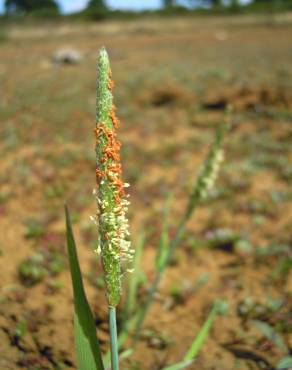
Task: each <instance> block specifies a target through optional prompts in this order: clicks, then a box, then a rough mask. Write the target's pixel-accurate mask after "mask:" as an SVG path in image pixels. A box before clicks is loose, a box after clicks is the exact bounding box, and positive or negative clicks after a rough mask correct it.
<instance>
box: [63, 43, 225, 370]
mask: <svg viewBox="0 0 292 370" xmlns="http://www.w3.org/2000/svg"><path fill="white" fill-rule="evenodd" d="M98 71H99V75H98V83H97V124H96V129H95V133H96V138H97V142H96V155H97V160H96V165H97V168H96V178H97V185H98V188H97V189H96V190H95V191H94V195H95V197H96V200H97V205H98V211H97V214H96V215H95V216H94V217H93V218H92V219H93V221H94V223H95V224H96V225H97V226H98V246H97V248H96V251H97V252H98V253H99V254H100V255H101V261H102V266H103V271H104V280H105V292H106V296H107V301H108V314H109V333H110V352H109V353H108V354H107V355H106V356H105V357H104V359H102V355H101V351H100V346H99V344H98V339H97V337H96V331H95V327H94V320H93V316H92V313H91V310H90V307H89V304H88V302H87V299H86V295H85V292H84V288H83V283H82V277H81V272H80V267H79V263H78V257H77V252H76V246H75V242H74V237H73V233H72V228H71V223H70V218H69V213H68V210H67V208H66V225H67V244H68V254H69V261H70V269H71V276H72V284H73V293H74V302H75V314H74V327H75V342H76V351H77V357H78V363H79V367H80V369H82V370H86V369H88V370H89V369H92V370H93V369H98V370H100V369H101V370H103V369H104V367H106V368H107V366H108V361H109V357H110V358H111V368H112V370H118V369H119V349H121V347H122V345H123V344H124V342H125V341H126V340H127V338H128V336H129V334H130V335H131V336H132V341H131V343H132V346H133V347H134V346H135V344H136V341H137V339H138V338H139V334H140V330H141V326H142V324H143V321H144V318H145V316H146V313H147V312H148V310H149V306H150V304H151V303H152V302H153V300H154V294H155V293H156V292H157V290H158V287H159V283H160V281H161V279H162V277H163V274H164V271H165V270H166V268H167V266H168V265H169V264H170V262H171V259H172V257H173V256H174V253H175V251H176V249H177V247H178V246H179V245H180V243H181V241H182V238H183V236H184V232H185V228H186V224H187V222H188V220H189V219H190V217H191V216H192V214H193V212H194V210H195V208H196V207H197V205H198V204H199V202H200V201H201V200H203V199H204V198H206V197H207V195H208V192H209V191H210V190H211V189H212V188H213V187H214V183H215V181H216V178H217V175H218V171H219V167H220V164H221V162H222V160H223V150H222V148H221V144H222V139H223V136H224V133H225V131H226V127H227V125H226V124H225V125H222V126H221V127H220V128H219V129H218V130H217V133H216V136H215V140H214V143H213V145H212V146H211V148H210V151H209V153H208V155H207V158H206V160H205V162H204V163H203V165H202V167H201V169H200V171H199V173H198V176H197V179H196V181H195V183H194V186H193V189H192V191H191V194H190V196H189V200H188V203H187V206H186V209H185V212H184V213H183V215H182V218H181V220H180V222H179V224H178V227H177V230H176V233H175V235H174V237H173V238H172V239H169V235H168V229H169V226H168V217H169V216H170V205H171V197H169V199H168V201H167V204H166V206H165V212H164V213H165V214H164V223H163V227H162V232H161V236H160V242H159V246H158V252H157V256H156V262H155V269H156V276H155V278H154V281H153V282H152V284H151V285H150V288H149V291H148V295H147V297H146V299H145V301H144V302H143V303H142V305H138V304H137V300H136V297H137V289H138V285H139V279H140V274H139V270H140V261H141V254H142V251H143V245H144V236H143V234H141V237H140V240H139V242H138V245H137V249H136V256H135V257H134V269H136V270H138V273H137V272H136V274H133V275H131V277H130V278H128V284H127V286H128V290H127V296H126V303H125V306H124V310H123V312H122V319H123V324H122V325H121V332H120V335H119V337H118V334H117V320H116V307H117V305H118V304H119V301H120V296H121V291H122V275H123V274H122V270H123V267H122V261H123V260H125V262H126V263H129V262H132V261H133V250H132V249H131V247H130V242H129V241H128V240H127V238H128V235H129V232H128V221H127V218H126V211H127V206H128V204H129V202H128V201H127V200H126V199H125V192H124V189H123V188H124V187H125V186H126V185H127V184H124V183H123V181H122V178H121V174H122V171H121V164H120V152H119V151H120V146H121V144H120V143H119V142H118V141H117V139H116V130H117V128H118V127H119V121H118V119H117V117H116V115H115V107H114V105H113V95H112V89H113V86H114V84H113V80H112V75H111V69H110V65H109V59H108V55H107V52H106V51H105V49H101V51H100V53H99V59H98ZM126 271H128V272H132V269H129V268H127V267H126ZM222 307H224V303H221V302H215V303H214V306H213V308H212V309H211V312H210V314H209V316H208V317H207V320H206V322H205V323H204V325H203V326H202V328H201V330H200V332H199V333H198V335H197V337H196V338H195V340H194V341H193V343H192V344H191V346H190V348H189V350H188V351H187V353H186V354H185V356H184V358H183V361H181V362H178V363H177V364H174V365H172V366H170V367H166V368H165V369H168V370H170V369H172V370H178V369H182V368H184V367H186V366H188V365H189V364H191V363H192V361H193V360H194V358H195V357H196V356H197V354H198V351H199V350H200V348H201V346H202V345H203V343H204V341H205V338H206V336H207V335H208V332H209V330H210V328H211V327H212V325H213V323H214V320H215V318H216V315H217V314H218V313H222V310H223V309H222ZM129 350H130V352H127V353H125V352H124V353H123V356H124V357H125V356H129V355H130V354H131V351H132V350H131V348H129Z"/></svg>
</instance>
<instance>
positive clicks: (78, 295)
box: [65, 207, 104, 370]
mask: <svg viewBox="0 0 292 370" xmlns="http://www.w3.org/2000/svg"><path fill="white" fill-rule="evenodd" d="M65 213H66V235H67V247H68V255H69V263H70V271H71V278H72V285H73V294H74V334H75V345H76V352H77V361H78V369H79V370H104V366H103V362H102V357H101V351H100V347H99V343H98V339H97V335H96V328H95V324H94V319H93V315H92V312H91V310H90V307H89V304H88V301H87V298H86V295H85V291H84V287H83V282H82V276H81V271H80V266H79V262H78V256H77V251H76V244H75V240H74V236H73V231H72V226H71V222H70V217H69V212H68V208H67V207H65Z"/></svg>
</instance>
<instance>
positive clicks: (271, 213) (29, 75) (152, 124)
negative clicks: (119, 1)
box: [0, 14, 292, 370]
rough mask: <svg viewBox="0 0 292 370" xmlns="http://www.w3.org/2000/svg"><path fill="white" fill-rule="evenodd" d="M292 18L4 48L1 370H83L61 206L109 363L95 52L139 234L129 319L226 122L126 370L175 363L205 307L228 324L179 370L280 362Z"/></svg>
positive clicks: (52, 32) (17, 30) (139, 28)
mask: <svg viewBox="0 0 292 370" xmlns="http://www.w3.org/2000/svg"><path fill="white" fill-rule="evenodd" d="M290 18H291V16H290V15H289V14H287V15H285V16H273V17H272V18H271V17H269V15H268V16H262V17H260V16H259V17H258V18H256V17H251V16H245V17H243V16H242V17H239V16H238V17H236V16H225V17H184V18H183V17H182V18H179V17H177V18H169V19H163V18H153V19H147V18H143V19H140V20H135V21H115V22H113V21H107V22H101V23H96V24H93V23H88V24H86V23H84V24H82V23H80V24H78V23H75V24H74V23H72V24H70V23H64V24H50V23H45V24H44V25H42V26H41V25H34V26H33V25H31V26H29V25H25V26H24V27H21V26H17V25H14V26H10V27H8V28H7V29H5V31H4V29H3V31H1V32H0V55H1V57H0V86H1V91H0V94H1V96H0V120H1V124H0V138H1V139H0V140H1V141H0V154H1V155H0V165H1V173H0V176H1V188H0V214H1V218H0V274H1V279H0V281H1V284H0V286H1V290H0V327H1V330H0V369H3V370H6V369H7V370H16V369H29V370H47V369H58V370H59V369H76V357H75V350H74V337H73V323H72V315H73V308H72V307H73V296H72V289H71V281H70V275H69V267H68V259H67V253H66V242H65V220H64V204H65V203H67V204H68V205H69V207H70V212H71V219H72V223H73V228H74V232H75V236H76V241H77V244H78V254H79V257H80V264H81V266H82V271H83V276H84V284H85V288H86V291H87V294H88V298H89V302H90V304H91V307H92V310H93V313H94V317H95V319H96V326H97V330H98V337H99V340H100V342H101V346H102V350H103V352H104V353H105V352H106V351H107V349H108V346H109V338H108V323H107V321H108V319H107V304H106V299H105V296H104V287H103V285H104V283H103V278H102V269H101V266H100V263H99V261H98V256H97V255H96V254H95V253H94V252H93V250H94V249H96V244H97V231H96V228H95V225H94V224H93V223H92V222H91V221H90V216H91V215H92V214H94V213H95V210H96V204H95V199H94V197H93V196H92V190H93V188H94V187H95V186H96V185H95V151H94V146H95V135H94V127H95V106H96V77H97V76H96V74H97V68H96V63H97V53H98V50H99V49H100V48H101V47H102V46H105V47H106V48H107V50H108V53H109V55H110V59H111V66H112V72H113V79H114V81H115V89H114V94H115V105H116V106H117V115H118V116H119V118H120V120H121V124H120V128H119V140H120V141H121V142H122V150H121V151H122V153H121V157H122V165H123V177H124V180H125V181H126V182H127V183H130V184H131V187H130V188H129V191H128V192H129V193H130V197H131V206H130V207H129V219H130V229H131V238H132V243H133V246H134V247H135V245H137V243H138V241H139V238H140V236H141V234H142V233H143V234H144V235H145V246H144V250H143V257H142V258H141V263H140V267H139V269H138V270H137V271H136V272H135V273H137V274H138V275H139V287H138V297H137V303H136V305H137V307H139V304H140V302H142V301H143V299H144V297H145V295H146V294H147V291H148V288H149V285H150V284H151V282H152V281H153V278H154V275H155V255H156V251H157V248H158V244H159V240H160V234H161V231H162V229H163V220H164V217H165V216H164V215H165V208H166V204H168V207H169V212H168V224H169V228H168V235H169V237H170V238H171V237H172V236H173V235H174V234H175V231H176V228H177V223H178V220H179V219H180V217H181V215H182V213H183V211H184V209H185V206H186V202H187V199H188V195H189V193H190V191H191V189H192V186H193V183H194V180H195V178H196V175H197V174H198V171H199V169H200V165H201V163H202V161H203V159H204V158H205V155H206V154H207V152H208V149H209V148H210V146H211V144H212V141H213V138H214V135H215V131H216V129H217V128H218V126H219V125H220V124H222V122H224V120H225V119H226V110H227V108H228V107H231V108H232V113H231V117H230V121H231V127H230V129H229V130H228V132H227V133H226V134H225V138H224V144H223V146H224V148H225V161H224V163H223V164H222V168H221V171H220V174H219V176H218V181H217V183H216V186H215V187H214V188H213V189H212V191H211V192H210V194H209V196H208V197H207V198H206V199H205V200H204V201H202V202H201V203H200V205H199V207H198V208H197V209H196V211H195V212H194V214H193V215H192V217H191V219H190V220H189V222H188V223H187V230H186V232H185V234H184V237H183V239H182V241H181V243H180V245H179V246H178V248H177V250H176V253H175V255H174V257H173V258H172V260H171V264H170V266H169V267H168V268H167V270H166V272H165V275H164V276H163V279H162V282H161V285H160V287H159V290H158V292H157V293H156V294H155V299H154V302H153V304H152V305H151V307H150V310H149V312H148V314H147V317H146V319H145V322H144V323H143V327H142V329H141V333H140V336H139V340H138V343H137V345H136V347H135V350H134V351H133V353H132V354H131V356H128V357H127V358H125V359H124V360H123V359H122V360H121V368H123V369H129V370H148V369H149V370H156V369H157V370H159V369H163V368H164V367H166V366H167V365H170V364H173V363H175V362H178V361H180V360H181V358H182V357H183V355H184V354H185V352H186V350H187V349H188V347H189V345H190V344H191V342H192V340H193V338H194V337H195V335H196V334H197V333H198V331H199V329H200V328H201V327H202V324H203V323H204V321H205V319H206V317H207V315H208V313H209V312H210V309H211V307H212V305H213V303H214V301H215V300H216V299H220V300H224V301H225V302H226V307H227V308H226V312H225V313H224V315H222V316H218V317H217V318H216V320H215V323H214V325H213V327H212V329H211V330H210V332H209V334H208V337H207V340H206V341H205V343H204V345H203V347H202V349H201V351H200V353H199V355H198V357H197V358H196V360H195V361H194V362H193V363H192V364H191V365H190V366H189V369H194V370H215V369H216V370H231V369H243V370H249V369H255V370H256V369H270V370H272V369H276V366H277V364H278V363H279V361H280V360H281V359H283V358H284V357H286V356H288V355H289V353H291V348H292V342H291V327H292V321H291V308H292V307H291V286H292V281H291V266H292V256H291V243H292V235H291V221H292V207H291V200H292V190H291V182H292V165H291V163H292V162H291V160H292V152H291V147H292V146H291V141H292V126H291V121H292V110H291V108H292V47H291V40H292V23H291V22H290ZM291 20H292V18H291ZM64 48H65V49H68V48H69V49H74V50H76V51H78V52H79V53H80V56H81V58H80V60H78V63H76V64H71V63H62V62H60V63H56V62H55V61H53V55H54V54H55V53H56V52H57V51H58V50H60V49H64ZM169 198H171V199H172V200H171V201H170V205H169V202H168V199H169ZM125 296H126V293H125V292H124V293H123V298H122V303H121V307H122V306H123V300H124V297H125ZM289 335H290V336H289ZM130 338H131V334H130V335H129V339H128V342H126V344H125V348H127V347H129V346H130ZM127 343H128V345H127Z"/></svg>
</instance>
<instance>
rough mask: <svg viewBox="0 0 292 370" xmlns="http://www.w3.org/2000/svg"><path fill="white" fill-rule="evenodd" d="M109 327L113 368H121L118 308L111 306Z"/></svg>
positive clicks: (116, 369) (115, 369) (114, 369)
mask: <svg viewBox="0 0 292 370" xmlns="http://www.w3.org/2000/svg"><path fill="white" fill-rule="evenodd" d="M109 328H110V346H111V364H112V370H119V346H118V335H117V320H116V308H115V307H109Z"/></svg>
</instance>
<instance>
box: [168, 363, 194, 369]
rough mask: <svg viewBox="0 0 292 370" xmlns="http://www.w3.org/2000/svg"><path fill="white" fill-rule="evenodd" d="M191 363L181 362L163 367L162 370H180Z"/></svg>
mask: <svg viewBox="0 0 292 370" xmlns="http://www.w3.org/2000/svg"><path fill="white" fill-rule="evenodd" d="M192 363H193V361H181V362H178V363H177V364H173V365H170V366H167V367H164V368H163V369H162V370H182V369H185V368H186V367H188V366H190V365H191V364H192Z"/></svg>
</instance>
